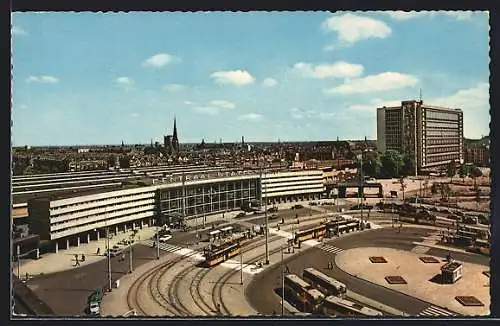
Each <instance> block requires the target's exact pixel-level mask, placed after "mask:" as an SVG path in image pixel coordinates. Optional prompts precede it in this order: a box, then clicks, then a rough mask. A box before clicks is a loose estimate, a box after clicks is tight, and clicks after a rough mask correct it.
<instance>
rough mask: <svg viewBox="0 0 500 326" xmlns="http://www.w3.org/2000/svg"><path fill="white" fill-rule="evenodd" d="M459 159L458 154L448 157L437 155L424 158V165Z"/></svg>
mask: <svg viewBox="0 0 500 326" xmlns="http://www.w3.org/2000/svg"><path fill="white" fill-rule="evenodd" d="M458 159H460V155H459V154H448V155H439V156H431V157H426V159H425V161H426V163H436V162H449V161H451V160H458Z"/></svg>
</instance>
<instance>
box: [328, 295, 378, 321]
mask: <svg viewBox="0 0 500 326" xmlns="http://www.w3.org/2000/svg"><path fill="white" fill-rule="evenodd" d="M321 312H322V313H323V314H325V315H329V316H364V317H377V316H382V315H383V314H382V313H381V312H380V311H378V310H375V309H372V308H368V307H366V306H363V305H361V304H359V303H356V302H354V301H351V300H347V299H343V298H339V297H336V296H333V295H332V296H329V297H327V298H326V299H325V300H323V303H322V305H321Z"/></svg>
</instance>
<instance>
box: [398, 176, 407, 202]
mask: <svg viewBox="0 0 500 326" xmlns="http://www.w3.org/2000/svg"><path fill="white" fill-rule="evenodd" d="M399 184H400V189H401V191H402V192H403V201H404V200H405V189H406V183H405V179H404V178H400V179H399Z"/></svg>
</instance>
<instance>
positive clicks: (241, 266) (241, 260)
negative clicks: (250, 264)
mask: <svg viewBox="0 0 500 326" xmlns="http://www.w3.org/2000/svg"><path fill="white" fill-rule="evenodd" d="M240 285H243V251H242V250H240Z"/></svg>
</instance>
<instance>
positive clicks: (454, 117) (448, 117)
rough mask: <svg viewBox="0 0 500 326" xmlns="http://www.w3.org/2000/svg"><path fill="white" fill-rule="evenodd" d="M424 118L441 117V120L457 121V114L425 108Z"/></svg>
mask: <svg viewBox="0 0 500 326" xmlns="http://www.w3.org/2000/svg"><path fill="white" fill-rule="evenodd" d="M425 118H426V119H441V120H449V121H458V120H459V114H458V113H452V112H442V111H434V110H429V109H427V110H425Z"/></svg>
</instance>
